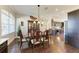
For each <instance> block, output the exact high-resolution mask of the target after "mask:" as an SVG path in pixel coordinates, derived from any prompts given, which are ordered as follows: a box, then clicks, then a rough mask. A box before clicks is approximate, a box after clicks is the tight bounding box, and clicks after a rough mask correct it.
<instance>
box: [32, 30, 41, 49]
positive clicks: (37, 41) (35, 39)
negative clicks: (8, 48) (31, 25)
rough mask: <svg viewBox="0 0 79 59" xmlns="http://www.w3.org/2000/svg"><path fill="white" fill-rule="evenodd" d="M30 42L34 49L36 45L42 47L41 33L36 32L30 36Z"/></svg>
mask: <svg viewBox="0 0 79 59" xmlns="http://www.w3.org/2000/svg"><path fill="white" fill-rule="evenodd" d="M30 42H31V46H32V48H34V47H35V46H36V45H40V46H41V43H42V41H41V31H36V32H34V33H33V34H32V35H31V36H30Z"/></svg>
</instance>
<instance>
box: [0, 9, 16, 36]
mask: <svg viewBox="0 0 79 59" xmlns="http://www.w3.org/2000/svg"><path fill="white" fill-rule="evenodd" d="M1 30H2V33H1V36H5V35H7V34H10V33H12V32H15V20H14V17H13V15H12V14H11V13H8V12H7V11H5V10H1Z"/></svg>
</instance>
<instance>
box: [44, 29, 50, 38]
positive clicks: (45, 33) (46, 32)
mask: <svg viewBox="0 0 79 59" xmlns="http://www.w3.org/2000/svg"><path fill="white" fill-rule="evenodd" d="M44 35H45V37H46V39H48V38H49V31H48V30H46V31H45V32H44Z"/></svg>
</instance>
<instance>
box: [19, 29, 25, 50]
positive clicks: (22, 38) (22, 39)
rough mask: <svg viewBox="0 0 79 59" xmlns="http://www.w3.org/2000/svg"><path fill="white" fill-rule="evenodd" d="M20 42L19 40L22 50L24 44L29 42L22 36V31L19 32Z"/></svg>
mask: <svg viewBox="0 0 79 59" xmlns="http://www.w3.org/2000/svg"><path fill="white" fill-rule="evenodd" d="M18 34H19V37H20V38H19V40H18V45H19V46H20V48H23V43H26V42H27V40H26V38H25V37H24V36H23V34H22V32H21V30H20V31H19V33H18Z"/></svg>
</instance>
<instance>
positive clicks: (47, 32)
mask: <svg viewBox="0 0 79 59" xmlns="http://www.w3.org/2000/svg"><path fill="white" fill-rule="evenodd" d="M45 43H47V44H48V46H49V31H48V30H46V31H44V35H43V46H44V44H45Z"/></svg>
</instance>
